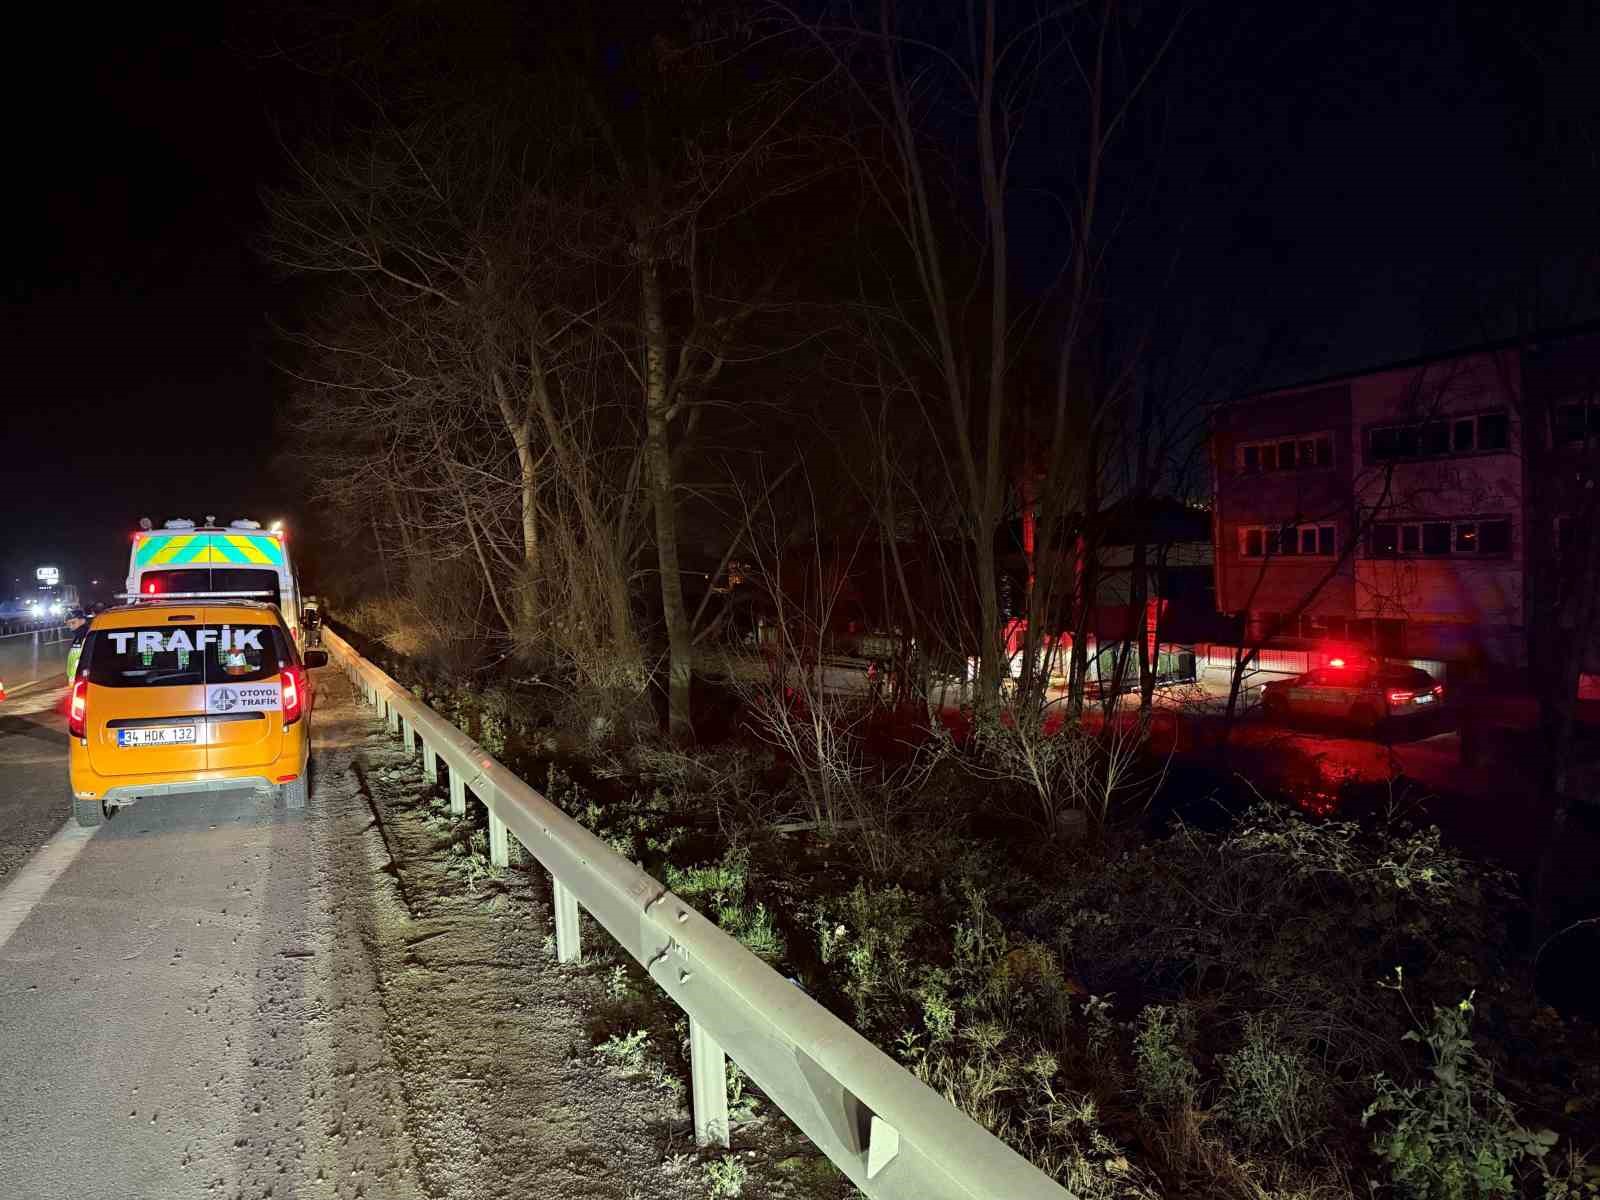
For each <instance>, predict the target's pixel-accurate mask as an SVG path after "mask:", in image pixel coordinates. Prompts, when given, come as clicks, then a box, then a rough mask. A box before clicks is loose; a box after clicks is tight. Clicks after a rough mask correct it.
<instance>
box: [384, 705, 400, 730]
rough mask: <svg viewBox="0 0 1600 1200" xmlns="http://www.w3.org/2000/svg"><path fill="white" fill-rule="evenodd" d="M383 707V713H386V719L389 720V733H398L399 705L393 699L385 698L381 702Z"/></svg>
mask: <svg viewBox="0 0 1600 1200" xmlns="http://www.w3.org/2000/svg"><path fill="white" fill-rule="evenodd" d="M383 707H384V711H385V715H386V717H387V719H388V722H389V732H390V733H391V734H397V733H399V732H400V708H399V706H398V705H397V704H395V702H394V701H393V700H387V699H386V700H385V701H384V702H383Z"/></svg>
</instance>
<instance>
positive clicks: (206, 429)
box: [0, 2, 1600, 592]
mask: <svg viewBox="0 0 1600 1200" xmlns="http://www.w3.org/2000/svg"><path fill="white" fill-rule="evenodd" d="M221 7H222V6H214V7H210V6H208V7H207V8H206V9H203V10H201V9H196V10H194V11H193V12H191V11H186V10H185V9H183V8H181V7H178V6H155V7H153V8H152V7H150V6H143V7H139V8H136V9H132V10H129V9H126V8H125V9H123V10H122V11H121V13H120V14H119V13H117V12H116V11H115V10H112V15H110V16H107V15H104V14H102V13H99V12H97V13H96V14H95V15H94V16H93V17H90V16H89V15H88V14H87V13H86V12H85V11H83V10H77V9H73V8H71V7H70V6H65V5H50V6H26V7H25V8H24V9H21V10H18V12H17V13H15V14H12V15H11V17H10V28H9V33H10V35H11V36H10V38H9V39H8V40H9V42H10V44H11V45H12V47H13V50H14V56H13V61H12V63H11V64H9V65H8V72H7V82H6V87H7V90H8V95H7V97H6V111H7V112H8V113H9V114H10V115H11V133H12V137H11V145H10V154H9V156H8V158H9V166H10V168H11V169H10V170H9V171H8V176H9V182H10V187H9V189H8V190H9V193H10V198H11V202H12V219H11V230H12V236H11V237H10V238H8V239H7V250H6V255H5V259H4V272H5V284H6V286H5V301H6V306H7V312H6V319H5V339H6V347H5V358H4V362H5V366H6V369H7V372H8V375H9V383H8V386H7V387H6V389H5V392H6V399H5V401H4V404H5V425H4V433H5V437H4V447H3V450H0V490H3V494H4V498H5V509H4V517H3V518H0V566H3V568H4V570H5V574H6V578H5V581H4V584H5V589H6V590H10V588H11V587H12V585H11V582H10V581H11V579H12V578H15V577H17V576H31V574H32V567H33V566H34V565H36V564H37V563H40V562H44V561H53V562H56V563H57V564H58V565H61V566H62V567H63V568H65V569H66V572H67V575H68V577H69V578H70V579H73V580H74V581H76V582H81V583H86V582H87V581H88V579H89V578H91V577H93V576H99V577H100V578H101V579H102V582H104V581H106V580H107V579H111V580H116V579H118V578H119V577H120V575H121V573H122V572H123V571H124V570H125V567H126V548H127V532H128V531H129V530H131V529H132V528H134V526H135V524H136V523H137V520H138V518H139V517H140V516H142V515H148V516H151V517H153V518H155V519H156V521H157V522H159V521H160V520H162V519H164V518H166V517H168V516H177V515H183V516H190V517H195V518H201V517H204V516H205V515H207V514H208V513H213V514H215V515H216V516H217V517H219V518H221V519H222V520H228V519H231V518H232V517H234V516H241V515H248V516H254V517H257V518H258V519H261V520H263V521H268V520H271V519H274V518H277V517H287V518H289V519H290V520H291V522H293V521H296V520H300V519H304V517H305V514H304V513H303V512H302V511H301V509H300V507H299V505H297V503H296V500H295V497H294V496H293V495H292V494H290V490H289V488H288V486H287V484H286V482H285V481H283V480H281V479H280V478H276V477H275V476H274V474H273V470H272V457H273V454H274V453H275V451H276V450H277V446H276V445H275V442H274V427H275V421H276V406H277V404H278V403H279V401H280V400H281V399H282V397H283V396H284V394H285V393H286V391H287V387H286V383H285V381H284V380H283V379H282V378H281V377H280V376H278V375H277V374H276V372H275V371H274V368H273V367H272V365H271V361H270V360H271V355H272V353H273V348H274V341H273V334H272V322H273V321H274V320H278V321H282V322H287V323H290V324H293V323H294V321H295V319H296V317H295V312H294V304H295V295H294V293H293V292H291V291H290V290H289V289H288V288H287V287H286V286H285V285H284V284H283V283H282V282H280V281H277V280H275V279H274V277H273V276H272V274H271V273H270V272H269V271H268V270H267V269H266V268H265V267H264V266H263V265H261V264H260V263H259V262H258V261H257V260H256V258H255V257H254V254H253V251H252V250H251V248H250V244H249V243H250V239H251V237H252V236H253V235H254V234H255V233H256V231H257V230H258V228H259V225H260V219H261V216H260V202H259V198H258V195H259V189H260V187H261V186H262V184H263V183H266V182H270V181H272V180H273V179H275V178H277V177H279V175H280V173H281V171H282V169H283V165H282V154H281V152H280V151H279V149H278V143H277V140H276V135H275V132H274V130H275V128H278V129H281V130H283V131H284V133H285V136H287V137H289V138H291V139H292V138H293V137H294V136H295V132H296V129H297V127H298V126H297V121H299V120H300V118H299V117H298V116H297V114H298V113H301V112H303V111H304V110H305V109H306V108H307V107H309V106H312V105H313V102H312V101H311V100H309V99H308V95H309V94H310V93H311V92H312V91H314V90H315V88H316V87H317V86H318V85H315V84H313V83H311V82H310V81H307V80H304V79H300V80H297V79H296V78H295V76H294V73H293V72H290V71H287V70H285V69H284V68H283V67H282V66H281V64H271V63H264V62H263V61H262V60H261V59H260V58H259V56H258V55H256V54H255V53H253V52H248V51H245V50H243V49H241V48H240V47H241V46H244V45H254V46H256V47H259V46H261V45H263V44H266V43H268V42H270V40H271V35H272V32H273V31H272V30H271V29H270V27H268V26H267V25H265V24H264V22H263V20H262V18H259V17H254V18H253V17H251V16H249V15H248V14H247V13H245V11H244V10H242V9H237V8H233V9H227V10H226V11H227V16H226V18H224V17H222V16H219V15H217V13H218V8H221ZM1486 7H1499V6H1486ZM1589 7H1590V6H1588V5H1583V4H1576V3H1575V4H1572V5H1569V6H1566V8H1565V9H1564V10H1562V11H1564V12H1566V14H1567V15H1566V16H1564V17H1552V18H1549V19H1548V22H1547V24H1546V25H1544V26H1543V27H1541V28H1540V29H1538V30H1535V31H1532V34H1531V35H1528V31H1508V29H1507V28H1506V27H1504V26H1503V25H1500V24H1497V22H1499V21H1500V20H1501V19H1502V18H1500V17H1498V16H1466V15H1458V10H1457V8H1456V6H1455V5H1451V4H1430V3H1418V4H1400V5H1396V4H1393V3H1392V2H1384V3H1376V2H1372V3H1356V4H1352V5H1349V6H1345V7H1343V10H1342V11H1340V12H1337V13H1332V14H1320V15H1319V14H1316V13H1313V12H1312V11H1311V10H1310V9H1307V8H1306V6H1301V5H1281V4H1262V5H1259V6H1250V5H1245V6H1236V5H1233V4H1227V5H1222V4H1217V5H1212V6H1209V7H1208V6H1204V5H1202V6H1201V7H1200V8H1198V9H1197V10H1196V11H1195V13H1194V14H1193V15H1192V16H1191V17H1190V18H1189V21H1190V22H1191V25H1190V34H1189V36H1187V37H1186V39H1185V41H1184V43H1183V50H1182V53H1181V55H1180V57H1179V59H1178V60H1177V61H1176V64H1175V74H1174V77H1173V80H1174V82H1173V89H1172V92H1171V95H1172V97H1173V99H1174V105H1173V106H1172V107H1171V108H1170V109H1169V113H1170V119H1169V120H1168V122H1167V123H1166V124H1165V125H1164V127H1163V129H1162V131H1161V133H1160V136H1159V141H1160V143H1161V145H1162V146H1163V147H1164V149H1163V150H1162V158H1161V162H1160V165H1159V171H1158V172H1157V169H1156V167H1154V166H1153V167H1152V171H1153V172H1157V173H1158V174H1160V175H1162V176H1163V177H1165V178H1166V179H1167V180H1168V182H1167V183H1166V184H1165V185H1163V186H1162V188H1161V190H1160V193H1159V194H1160V197H1161V198H1160V205H1161V206H1162V207H1161V209H1160V211H1161V214H1162V219H1163V220H1165V221H1168V222H1169V223H1170V224H1171V225H1172V226H1173V227H1174V228H1178V229H1181V230H1182V231H1183V237H1184V240H1185V243H1186V245H1187V246H1188V247H1189V249H1187V250H1186V251H1185V255H1184V258H1183V261H1182V267H1181V270H1180V272H1179V275H1178V276H1177V278H1178V279H1179V281H1180V282H1179V284H1178V285H1176V286H1179V287H1181V288H1183V289H1185V293H1186V298H1187V299H1188V301H1189V302H1191V303H1193V304H1196V305H1203V306H1207V307H1209V308H1211V309H1212V310H1213V311H1214V312H1221V313H1225V314H1226V320H1227V321H1228V322H1231V323H1232V324H1233V325H1234V327H1235V328H1237V329H1239V330H1241V331H1244V332H1246V333H1249V332H1253V331H1256V330H1258V329H1259V328H1260V327H1261V326H1262V325H1263V324H1264V323H1266V322H1269V321H1274V320H1278V321H1284V322H1287V323H1289V324H1290V325H1292V326H1293V327H1294V328H1295V329H1296V331H1297V332H1298V335H1299V336H1298V338H1297V341H1298V342H1299V345H1298V348H1297V351H1296V355H1295V357H1294V359H1293V361H1292V362H1289V363H1286V364H1284V369H1286V370H1289V371H1291V372H1298V373H1303V374H1306V375H1311V374H1318V373H1322V372H1326V371H1331V370H1336V369H1343V368H1349V367H1357V366H1361V365H1364V364H1369V363H1375V362H1378V361H1382V360H1385V359H1390V358H1397V357H1403V356H1407V355H1411V354H1415V353H1419V352H1422V351H1424V350H1433V349H1439V348H1444V347H1445V346H1449V345H1456V344H1460V343H1462V342H1463V341H1467V340H1471V338H1472V336H1473V330H1474V329H1475V328H1477V315H1478V314H1479V313H1481V311H1482V309H1483V303H1482V301H1481V297H1483V296H1486V295H1489V294H1492V293H1494V292H1495V291H1496V289H1497V288H1499V287H1500V286H1501V285H1502V284H1503V283H1504V280H1505V278H1506V277H1507V274H1508V272H1509V271H1510V270H1511V268H1512V267H1513V266H1514V264H1515V262H1516V261H1517V260H1518V258H1519V256H1520V255H1521V254H1522V252H1523V248H1524V242H1525V240H1526V239H1525V234H1526V233H1527V231H1528V230H1530V229H1532V228H1535V227H1537V228H1538V230H1539V232H1540V233H1541V235H1543V236H1546V237H1548V236H1550V235H1551V233H1552V232H1553V233H1554V234H1555V236H1556V238H1557V240H1558V241H1559V239H1560V237H1561V236H1563V233H1564V230H1565V228H1566V227H1565V226H1564V224H1563V223H1564V222H1565V223H1569V224H1570V225H1571V233H1572V240H1573V242H1574V244H1575V245H1576V244H1577V243H1578V242H1580V241H1582V240H1583V239H1584V238H1589V239H1591V240H1592V237H1593V232H1594V230H1593V221H1594V217H1593V214H1594V212H1595V211H1597V209H1600V205H1597V204H1594V203H1590V204H1588V205H1587V207H1585V206H1584V205H1583V204H1582V203H1581V201H1580V202H1579V203H1578V204H1577V206H1576V207H1574V206H1573V205H1572V204H1571V203H1570V201H1569V202H1567V203H1566V204H1565V206H1563V204H1558V203H1555V202H1554V201H1553V200H1551V199H1550V197H1548V196H1546V195H1545V194H1544V192H1543V190H1542V189H1543V187H1544V184H1543V183H1542V182H1541V180H1543V179H1546V178H1548V177H1549V173H1550V171H1551V169H1552V164H1551V163H1550V162H1549V161H1548V158H1549V155H1550V153H1551V151H1550V146H1551V144H1552V138H1553V134H1552V130H1553V129H1555V128H1556V127H1557V126H1558V125H1559V124H1560V122H1561V120H1562V119H1567V120H1570V119H1572V118H1574V116H1576V117H1578V118H1581V119H1586V113H1587V114H1589V115H1592V112H1593V109H1592V106H1593V105H1594V96H1593V89H1594V84H1592V83H1591V82H1588V81H1587V80H1588V70H1587V69H1586V68H1583V67H1582V66H1581V64H1583V63H1585V62H1587V63H1591V64H1592V63H1593V62H1594V61H1597V59H1596V57H1595V52H1596V50H1597V49H1600V44H1597V35H1596V28H1595V18H1594V17H1593V16H1590V15H1585V13H1586V12H1587V10H1588V9H1589ZM1160 8H1161V6H1160V5H1148V6H1146V11H1147V12H1150V13H1153V12H1156V11H1158V10H1159V9H1160ZM1557 8H1560V6H1554V7H1553V8H1552V11H1555V9H1557ZM1396 10H1404V11H1396ZM1463 12H1464V10H1463ZM196 13H202V14H203V15H198V16H197V15H196ZM1505 19H1508V20H1509V19H1511V18H1505ZM225 21H226V22H227V24H226V26H225ZM1563 21H1564V22H1566V25H1565V26H1564V27H1563V25H1562V22H1563ZM1529 36H1531V39H1532V40H1531V42H1530V41H1529ZM1530 47H1531V48H1530ZM1552 47H1554V48H1555V50H1554V51H1553V50H1552ZM1552 53H1554V54H1555V56H1556V57H1555V58H1552ZM1574 80H1580V81H1582V82H1578V83H1574V82H1573V81H1574ZM1585 106H1590V107H1588V108H1587V109H1586V108H1585ZM1575 110H1576V111H1575ZM1580 123H1581V120H1580ZM1592 128H1593V127H1592V126H1591V132H1592ZM1139 136H1143V135H1139ZM1541 172H1543V174H1541ZM1584 212H1587V213H1588V216H1587V217H1584V216H1583V215H1582V214H1583V213H1584ZM1574 214H1576V215H1574ZM1580 225H1582V226H1583V227H1582V229H1580V228H1579V226H1580ZM1552 226H1553V229H1552ZM1589 250H1590V248H1589V247H1588V246H1586V247H1585V251H1586V252H1588V251H1589ZM1137 257H1138V256H1137V255H1130V256H1129V261H1130V262H1132V261H1136V260H1137ZM1152 286H1154V285H1152ZM1577 315H1579V316H1589V315H1592V314H1577ZM107 590H109V589H106V588H102V592H104V591H107Z"/></svg>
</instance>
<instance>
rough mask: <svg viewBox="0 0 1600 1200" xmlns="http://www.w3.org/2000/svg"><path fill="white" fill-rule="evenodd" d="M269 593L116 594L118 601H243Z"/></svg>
mask: <svg viewBox="0 0 1600 1200" xmlns="http://www.w3.org/2000/svg"><path fill="white" fill-rule="evenodd" d="M270 595H272V593H271V592H151V593H149V594H148V595H147V594H145V593H143V592H118V593H117V599H118V600H245V599H255V598H256V597H258V596H270Z"/></svg>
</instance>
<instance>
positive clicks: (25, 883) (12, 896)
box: [0, 819, 99, 950]
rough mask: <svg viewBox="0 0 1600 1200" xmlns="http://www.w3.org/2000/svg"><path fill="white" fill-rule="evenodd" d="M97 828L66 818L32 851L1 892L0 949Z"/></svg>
mask: <svg viewBox="0 0 1600 1200" xmlns="http://www.w3.org/2000/svg"><path fill="white" fill-rule="evenodd" d="M98 831H99V830H98V827H96V828H92V829H85V828H84V827H83V826H81V825H79V824H78V822H77V821H76V820H75V819H69V820H68V821H67V823H66V824H65V825H63V826H62V827H61V828H60V829H58V830H56V832H55V834H54V836H53V837H51V839H50V840H49V841H48V842H46V843H45V844H44V845H42V846H40V847H39V848H38V849H37V850H36V851H34V853H33V857H32V858H30V859H28V861H27V863H26V864H25V865H24V866H23V868H22V870H20V871H18V872H17V874H16V875H15V877H13V879H12V880H11V882H10V883H9V884H7V885H6V889H5V891H3V892H0V950H3V949H5V945H6V943H7V942H9V941H10V940H11V935H12V934H13V933H15V932H16V931H17V926H19V925H21V924H22V923H23V922H24V921H25V920H27V919H28V914H29V913H31V912H32V911H33V910H34V907H35V906H36V905H37V904H38V903H39V901H41V900H43V899H44V894H45V893H46V892H48V891H49V890H50V887H51V885H52V884H54V883H55V881H56V880H57V879H59V878H61V873H62V872H63V871H65V870H66V869H67V868H68V867H70V866H71V865H72V860H73V859H75V858H77V857H78V855H79V854H81V853H83V848H84V847H85V846H87V845H88V844H89V839H90V838H92V837H93V836H94V835H95V834H96V833H97V832H98Z"/></svg>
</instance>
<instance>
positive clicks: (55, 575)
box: [33, 567, 61, 587]
mask: <svg viewBox="0 0 1600 1200" xmlns="http://www.w3.org/2000/svg"><path fill="white" fill-rule="evenodd" d="M33 577H34V578H35V579H37V580H38V581H39V583H40V584H41V585H42V586H44V587H55V586H56V584H58V583H60V582H61V570H60V568H58V567H40V568H39V569H38V570H37V571H35V572H34V573H33Z"/></svg>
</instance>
